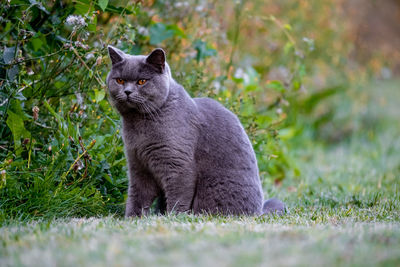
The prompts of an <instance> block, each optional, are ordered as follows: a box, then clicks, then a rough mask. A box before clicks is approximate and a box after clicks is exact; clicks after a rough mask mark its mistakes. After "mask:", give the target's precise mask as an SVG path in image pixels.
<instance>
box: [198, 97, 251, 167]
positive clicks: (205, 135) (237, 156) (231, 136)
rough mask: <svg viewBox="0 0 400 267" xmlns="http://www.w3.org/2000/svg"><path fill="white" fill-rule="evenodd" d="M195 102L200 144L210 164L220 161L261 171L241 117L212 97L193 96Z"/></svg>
mask: <svg viewBox="0 0 400 267" xmlns="http://www.w3.org/2000/svg"><path fill="white" fill-rule="evenodd" d="M194 101H195V103H196V105H197V109H198V112H199V118H200V138H199V146H198V147H199V150H200V152H204V153H207V154H208V155H209V156H208V157H207V158H208V159H209V160H210V162H209V163H211V162H214V163H215V162H216V160H217V161H218V164H220V165H222V166H224V167H229V168H237V167H239V168H243V167H244V168H246V169H251V170H252V172H254V173H258V169H257V162H256V158H255V154H254V151H253V148H252V146H251V143H250V140H249V138H248V137H247V134H246V132H245V131H244V129H243V126H242V124H241V123H240V121H239V119H238V117H237V116H236V115H235V114H233V113H232V112H231V111H230V110H228V109H227V108H225V107H224V106H223V105H222V104H220V103H219V102H217V101H215V100H213V99H210V98H194ZM202 150H203V151H202ZM211 151H212V152H213V153H210V152H211ZM210 155H211V156H210ZM222 166H221V167H222Z"/></svg>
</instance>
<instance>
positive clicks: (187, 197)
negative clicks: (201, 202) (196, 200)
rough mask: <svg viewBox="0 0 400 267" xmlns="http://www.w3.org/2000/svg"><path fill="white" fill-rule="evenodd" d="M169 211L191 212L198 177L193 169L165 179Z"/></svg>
mask: <svg viewBox="0 0 400 267" xmlns="http://www.w3.org/2000/svg"><path fill="white" fill-rule="evenodd" d="M164 185H165V186H164V191H165V198H166V204H167V212H168V213H171V212H178V213H179V212H189V211H191V209H192V202H193V197H194V194H195V190H196V177H195V176H194V174H193V173H192V171H191V170H189V171H184V172H181V173H179V174H175V175H168V176H166V177H165V179H164Z"/></svg>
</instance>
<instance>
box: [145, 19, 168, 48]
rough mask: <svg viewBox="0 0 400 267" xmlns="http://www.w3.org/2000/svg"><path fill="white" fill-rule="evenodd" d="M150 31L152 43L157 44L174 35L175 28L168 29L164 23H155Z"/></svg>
mask: <svg viewBox="0 0 400 267" xmlns="http://www.w3.org/2000/svg"><path fill="white" fill-rule="evenodd" d="M149 32H150V44H151V45H157V44H159V43H161V42H162V41H164V40H166V39H168V38H171V37H172V36H174V30H171V29H168V28H167V27H166V25H165V24H164V23H156V24H154V25H153V26H151V28H150V30H149Z"/></svg>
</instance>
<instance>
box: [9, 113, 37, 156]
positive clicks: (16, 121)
mask: <svg viewBox="0 0 400 267" xmlns="http://www.w3.org/2000/svg"><path fill="white" fill-rule="evenodd" d="M7 114H8V118H7V121H6V123H7V126H8V128H10V130H11V132H12V134H13V138H14V147H15V151H16V154H17V155H19V154H20V153H21V149H20V148H21V138H30V136H31V135H30V133H29V132H28V131H27V130H26V129H25V126H24V120H23V116H22V115H21V114H16V113H14V112H12V111H11V110H8V112H7Z"/></svg>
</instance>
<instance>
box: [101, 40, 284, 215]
mask: <svg viewBox="0 0 400 267" xmlns="http://www.w3.org/2000/svg"><path fill="white" fill-rule="evenodd" d="M108 52H109V55H110V58H111V61H112V69H111V71H110V73H109V74H108V77H107V84H108V88H109V93H110V100H111V102H112V104H113V105H114V106H115V108H116V109H117V110H118V112H119V113H120V114H121V116H122V122H123V132H122V136H123V141H124V145H125V154H126V157H127V159H128V172H129V188H128V199H127V203H126V212H125V216H127V217H129V216H141V215H142V214H148V212H149V209H150V206H151V205H152V203H153V202H154V200H155V199H156V198H158V206H159V209H160V211H161V212H162V213H164V212H168V213H169V212H193V213H194V214H200V213H208V214H224V215H242V214H244V215H261V214H265V213H270V212H279V213H281V212H283V210H284V209H285V207H284V204H283V203H282V202H280V201H279V200H277V199H270V200H269V201H267V202H265V203H264V205H263V192H262V188H261V182H260V178H259V175H258V167H257V161H256V157H255V154H254V151H253V148H252V146H251V143H250V141H249V138H248V137H247V135H246V133H245V131H244V129H243V127H242V125H241V124H240V121H239V119H238V118H237V117H236V116H235V115H234V114H233V113H232V112H230V111H229V110H228V109H226V108H225V107H223V106H222V105H221V104H219V103H218V102H216V101H214V100H212V99H209V98H191V97H190V96H189V95H188V93H187V92H186V91H185V89H184V88H183V87H182V86H181V85H179V84H178V83H177V82H175V81H174V79H173V78H172V75H171V70H170V68H169V66H168V64H167V62H166V61H165V53H164V51H163V50H162V49H156V50H154V51H153V52H152V53H151V54H150V55H149V56H132V55H128V54H125V53H124V52H122V51H121V50H118V49H116V48H114V47H112V46H109V47H108Z"/></svg>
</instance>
